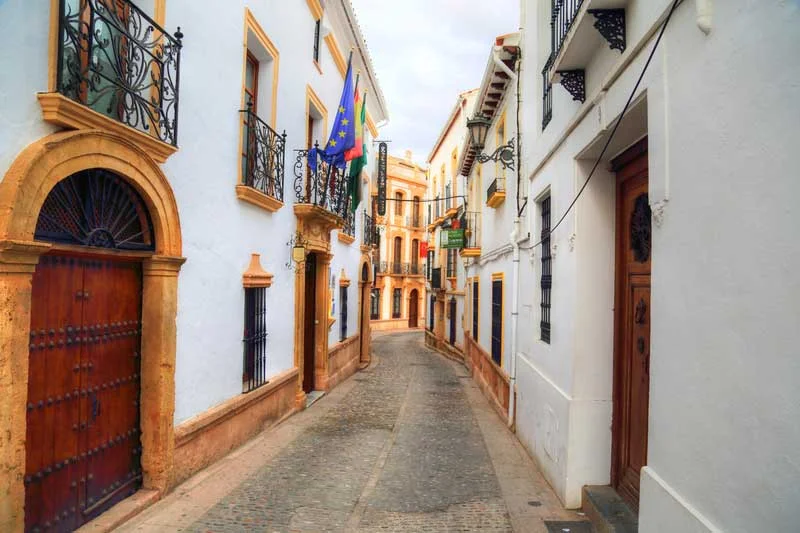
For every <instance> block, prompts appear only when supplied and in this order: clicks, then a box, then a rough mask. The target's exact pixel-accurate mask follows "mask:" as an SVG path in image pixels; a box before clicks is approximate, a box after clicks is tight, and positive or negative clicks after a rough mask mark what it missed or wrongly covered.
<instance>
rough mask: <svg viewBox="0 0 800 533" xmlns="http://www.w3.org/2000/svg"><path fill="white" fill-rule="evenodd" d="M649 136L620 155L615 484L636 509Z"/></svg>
mask: <svg viewBox="0 0 800 533" xmlns="http://www.w3.org/2000/svg"><path fill="white" fill-rule="evenodd" d="M646 146H647V144H646V139H645V140H644V141H643V143H640V144H638V145H637V146H634V148H632V149H631V150H629V151H627V152H626V153H625V154H623V155H622V156H620V157H619V158H618V159H617V160H615V165H614V168H615V169H616V170H617V232H616V233H617V258H616V303H615V308H616V312H615V327H616V331H615V343H614V431H613V461H612V473H611V474H612V475H611V478H612V484H613V485H614V486H615V488H616V489H617V492H619V494H620V495H621V496H622V497H623V498H625V499H626V500H627V501H628V502H629V503H630V504H631V505H632V506H633V508H634V509H638V506H639V476H640V472H641V469H642V467H643V466H644V465H646V464H647V423H648V403H649V394H650V251H651V238H650V207H649V203H648V195H647V192H648V185H647V152H646Z"/></svg>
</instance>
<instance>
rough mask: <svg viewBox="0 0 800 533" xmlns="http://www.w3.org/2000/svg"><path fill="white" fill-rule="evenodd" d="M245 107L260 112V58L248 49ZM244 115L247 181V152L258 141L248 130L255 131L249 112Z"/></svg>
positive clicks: (246, 172)
mask: <svg viewBox="0 0 800 533" xmlns="http://www.w3.org/2000/svg"><path fill="white" fill-rule="evenodd" d="M244 108H245V109H249V110H250V111H251V112H252V113H254V114H257V113H258V60H257V59H256V57H255V56H254V55H253V53H252V52H250V50H248V51H247V59H246V64H245V68H244ZM241 117H242V139H243V140H242V181H243V182H245V181H247V176H248V175H249V174H250V172H248V168H247V153H248V151H249V149H250V144H252V143H254V142H256V140H255V136H254V135H248V132H251V131H254V130H255V128H253V129H250V128H249V123H248V120H252V119H250V115H249V113H241Z"/></svg>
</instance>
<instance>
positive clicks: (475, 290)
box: [472, 279, 480, 342]
mask: <svg viewBox="0 0 800 533" xmlns="http://www.w3.org/2000/svg"><path fill="white" fill-rule="evenodd" d="M479 289H480V286H479V283H478V280H477V279H474V280H472V340H474V341H475V342H478V303H479V302H480V293H479Z"/></svg>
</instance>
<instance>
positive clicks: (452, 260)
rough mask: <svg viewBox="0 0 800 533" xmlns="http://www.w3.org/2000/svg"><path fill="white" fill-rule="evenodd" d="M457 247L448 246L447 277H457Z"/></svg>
mask: <svg viewBox="0 0 800 533" xmlns="http://www.w3.org/2000/svg"><path fill="white" fill-rule="evenodd" d="M456 254H457V252H456V249H455V248H448V249H447V277H448V278H454V277H456Z"/></svg>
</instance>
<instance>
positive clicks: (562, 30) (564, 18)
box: [550, 0, 583, 60]
mask: <svg viewBox="0 0 800 533" xmlns="http://www.w3.org/2000/svg"><path fill="white" fill-rule="evenodd" d="M582 4H583V0H551V11H550V39H551V41H550V50H551V54H550V57H551V59H552V60H555V58H557V57H558V54H559V53H560V52H561V47H562V46H563V45H564V40H565V39H566V37H567V34H568V33H569V30H570V28H571V27H572V23H573V22H574V21H575V15H577V14H578V11H579V10H580V9H581V5H582Z"/></svg>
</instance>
